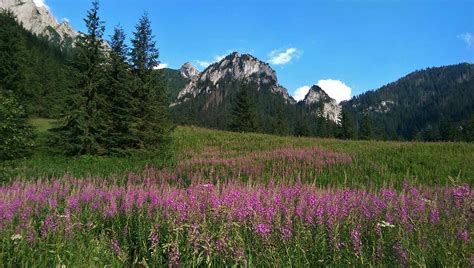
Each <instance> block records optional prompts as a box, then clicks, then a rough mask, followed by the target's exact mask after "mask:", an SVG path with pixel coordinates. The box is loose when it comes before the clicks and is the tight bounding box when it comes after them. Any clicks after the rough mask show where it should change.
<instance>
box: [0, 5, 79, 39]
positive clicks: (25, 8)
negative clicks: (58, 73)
mask: <svg viewBox="0 0 474 268" xmlns="http://www.w3.org/2000/svg"><path fill="white" fill-rule="evenodd" d="M0 8H1V9H9V10H11V11H12V12H13V13H14V14H15V15H16V17H17V19H18V21H19V22H21V23H22V24H23V27H25V29H27V30H29V31H31V32H32V33H34V34H37V35H42V36H46V37H48V38H49V39H51V40H54V41H56V42H58V43H59V44H62V45H69V44H72V42H73V40H74V39H75V38H76V37H77V35H78V34H77V32H76V31H74V30H73V29H72V27H71V26H70V25H69V23H68V22H66V21H65V22H62V23H59V22H58V21H57V20H56V18H55V17H54V16H53V14H51V12H50V11H49V10H48V8H47V7H45V6H38V5H37V4H36V3H35V1H33V0H0Z"/></svg>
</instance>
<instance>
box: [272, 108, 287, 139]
mask: <svg viewBox="0 0 474 268" xmlns="http://www.w3.org/2000/svg"><path fill="white" fill-rule="evenodd" d="M283 105H284V104H282V103H280V104H277V110H276V119H275V124H274V126H273V128H274V129H273V131H274V133H275V134H277V135H282V136H284V135H288V123H287V122H286V119H285V114H284V113H283Z"/></svg>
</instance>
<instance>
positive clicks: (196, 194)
mask: <svg viewBox="0 0 474 268" xmlns="http://www.w3.org/2000/svg"><path fill="white" fill-rule="evenodd" d="M189 133H193V135H192V136H191V135H189ZM175 135H176V136H177V137H176V140H178V142H177V143H176V144H175V146H177V148H178V149H177V150H178V152H180V153H179V155H178V156H177V157H176V158H177V161H176V163H174V164H173V165H171V166H168V167H166V166H165V167H162V168H158V167H156V166H150V165H149V166H144V167H142V168H143V169H142V170H141V171H140V172H131V171H129V172H122V173H120V172H117V173H115V174H111V175H98V174H92V173H91V174H87V175H78V174H74V172H73V171H74V170H64V173H63V175H62V176H55V175H49V176H48V175H46V174H44V175H40V176H38V177H35V178H33V177H28V176H27V175H26V174H28V171H26V170H23V171H22V170H19V171H18V172H19V173H18V175H17V179H15V180H12V181H10V182H6V183H4V184H3V185H2V186H1V187H0V247H1V253H0V261H1V262H2V264H3V265H4V266H47V267H50V266H58V265H60V266H61V265H66V266H146V267H148V266H152V267H156V266H172V267H177V266H184V267H187V266H272V267H274V266H278V267H279V266H296V267H300V266H341V265H342V266H370V265H371V266H380V265H383V266H460V267H469V266H472V265H474V242H473V239H472V236H473V235H474V234H473V230H474V223H473V213H474V195H473V191H472V181H470V179H469V177H468V176H465V175H464V173H466V174H467V175H468V174H469V172H472V170H470V169H469V168H463V169H462V171H463V172H464V173H462V174H461V175H459V174H458V175H457V177H454V176H455V175H456V173H457V172H456V173H454V171H451V170H449V169H444V168H443V167H442V166H440V167H439V168H438V169H437V171H436V170H435V171H436V172H435V173H437V174H443V173H449V174H453V176H445V177H446V178H443V179H444V180H443V182H444V183H439V181H438V183H437V185H433V184H432V183H430V182H429V181H428V180H426V178H425V179H423V178H422V176H421V175H422V174H418V173H419V172H421V171H425V170H426V171H425V174H426V176H427V177H430V176H432V175H430V174H431V173H429V172H428V171H427V170H428V169H432V168H431V167H430V168H428V169H423V168H424V167H423V165H420V166H419V167H418V166H416V162H415V163H414V165H413V166H411V167H413V169H412V171H411V173H410V171H409V172H407V171H406V170H401V169H400V170H398V168H399V167H400V166H402V165H403V164H399V165H398V166H397V165H396V164H395V162H391V161H390V159H387V158H383V157H382V155H384V154H387V153H388V154H394V155H395V156H394V157H397V155H396V152H397V151H398V150H406V151H409V150H410V149H409V148H412V147H411V146H413V147H415V149H416V148H419V147H420V146H426V148H427V149H426V150H428V151H431V152H436V151H437V150H439V151H440V153H432V158H431V161H432V162H434V164H435V165H436V163H437V161H440V162H441V161H443V159H444V157H445V155H446V153H447V154H448V155H449V152H451V151H454V150H453V148H450V146H456V145H450V144H433V145H428V144H403V143H394V142H391V143H379V144H370V145H369V144H365V143H354V142H352V143H349V142H348V143H347V144H344V143H343V142H341V141H333V140H318V139H297V138H273V140H272V138H270V140H267V139H268V137H270V136H266V135H257V134H255V135H253V134H252V135H250V136H246V135H242V134H229V133H226V132H215V131H208V130H200V129H191V128H182V129H179V130H177V134H175ZM180 135H181V136H180ZM185 137H190V138H189V140H186V139H183V138H185ZM200 138H202V139H203V140H205V142H199V141H200V140H199V139H200ZM245 139H249V140H252V141H251V142H246V143H245V142H243V141H245ZM240 144H242V146H240ZM343 145H346V146H343ZM369 146H372V147H369ZM377 146H378V147H377ZM346 147H347V148H349V149H346V150H345V151H344V150H341V148H346ZM351 148H352V149H351ZM380 148H382V149H380ZM468 149H469V148H468ZM370 150H372V151H370ZM368 151H369V152H370V155H365V153H367V152H368ZM378 153H380V155H377V154H378ZM417 154H418V151H417V150H414V151H413V152H412V153H411V154H410V153H405V154H404V155H406V156H407V157H408V158H411V157H414V158H413V159H417V158H416V157H419V155H417ZM453 154H454V153H453ZM370 156H372V157H373V158H370ZM37 157H43V156H37ZM465 157H467V158H468V161H469V159H471V158H472V156H469V155H467V156H465ZM469 157H471V158H469ZM371 159H373V160H371ZM397 159H399V161H401V162H403V161H406V159H403V158H397ZM369 160H371V161H369ZM377 160H378V161H379V162H377ZM30 161H31V162H29V163H30V167H31V166H34V163H35V162H34V161H38V162H40V161H44V160H40V159H38V158H37V159H35V158H33V160H30ZM80 161H82V160H81V159H78V160H77V162H80ZM100 161H103V162H102V163H105V161H118V160H113V159H112V160H111V159H107V160H104V159H97V162H99V163H100ZM120 161H122V160H120ZM129 161H132V160H129ZM412 161H413V160H412ZM418 161H419V162H418V163H424V162H423V161H426V160H424V159H422V158H419V160H418ZM367 163H369V164H367ZM383 163H385V164H387V163H388V166H389V167H391V168H392V169H387V170H384V169H383V167H381V166H382V164H383ZM458 163H461V165H462V163H463V162H462V161H458ZM76 164H77V163H76ZM73 165H74V164H73V163H72V164H71V166H73ZM81 165H82V167H84V168H86V165H85V164H84V163H82V164H81ZM136 165H137V166H138V164H136ZM109 166H110V164H109ZM458 167H459V166H458ZM461 167H462V166H461ZM370 168H371V169H372V170H377V168H380V169H379V171H378V172H380V173H383V174H382V175H378V173H377V172H373V174H372V175H371V173H369V172H368V171H367V172H365V170H369V169H370ZM425 168H426V167H425ZM137 169H138V168H137ZM117 170H120V169H119V167H117ZM380 170H382V171H380ZM21 172H23V174H22V173H21ZM45 172H46V171H45ZM55 172H57V170H55ZM364 172H365V173H364ZM397 172H398V173H399V174H401V175H400V177H399V178H398V179H396V180H395V179H393V180H390V179H387V178H389V177H393V176H394V174H397ZM451 172H453V173H451ZM414 174H417V175H414ZM366 176H367V177H368V178H366ZM384 176H385V178H384ZM439 176H441V175H439ZM331 177H333V178H334V180H333V181H331V179H330V178H331ZM349 177H352V179H351V178H349ZM369 180H373V181H374V183H367V182H368V181H369ZM425 180H426V181H425Z"/></svg>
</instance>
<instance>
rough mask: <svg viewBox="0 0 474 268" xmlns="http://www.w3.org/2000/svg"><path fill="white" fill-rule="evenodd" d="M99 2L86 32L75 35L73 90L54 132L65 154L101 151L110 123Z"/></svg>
mask: <svg viewBox="0 0 474 268" xmlns="http://www.w3.org/2000/svg"><path fill="white" fill-rule="evenodd" d="M98 11H99V4H98V2H97V1H94V2H93V3H92V8H91V9H90V10H89V11H88V13H87V17H86V18H85V19H84V22H85V24H86V27H87V32H86V33H84V34H82V35H79V36H78V38H77V41H76V51H75V55H74V60H73V67H74V74H76V76H77V77H76V85H75V89H74V90H75V93H74V94H73V95H72V97H71V99H70V100H69V102H70V103H69V107H70V109H69V111H68V112H67V114H66V116H65V117H64V119H63V121H64V122H63V126H62V127H60V128H58V129H55V131H56V132H58V134H59V135H58V137H59V140H58V141H57V142H58V144H59V145H62V149H63V150H64V151H65V152H66V153H68V154H73V155H77V154H105V153H107V149H106V133H107V132H108V127H109V126H110V121H109V118H108V114H107V111H108V108H109V107H107V103H106V96H105V70H104V65H105V64H104V63H105V57H104V51H103V39H102V37H103V33H104V30H105V26H104V22H102V21H101V20H100V18H99V14H98Z"/></svg>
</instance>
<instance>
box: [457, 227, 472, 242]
mask: <svg viewBox="0 0 474 268" xmlns="http://www.w3.org/2000/svg"><path fill="white" fill-rule="evenodd" d="M458 238H459V240H461V241H462V242H469V232H468V231H467V230H465V229H464V230H462V231H459V232H458Z"/></svg>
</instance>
